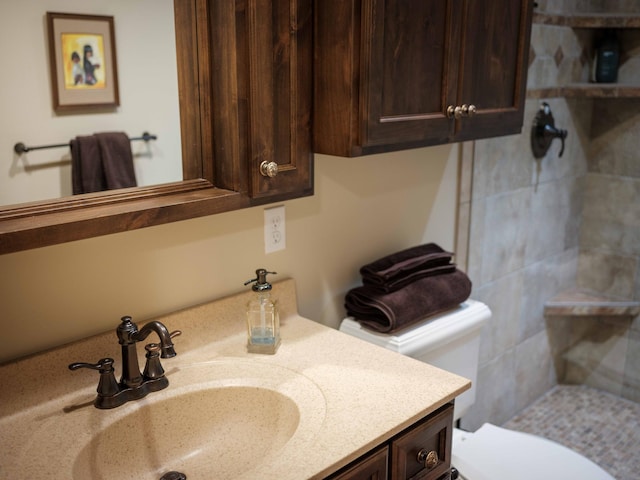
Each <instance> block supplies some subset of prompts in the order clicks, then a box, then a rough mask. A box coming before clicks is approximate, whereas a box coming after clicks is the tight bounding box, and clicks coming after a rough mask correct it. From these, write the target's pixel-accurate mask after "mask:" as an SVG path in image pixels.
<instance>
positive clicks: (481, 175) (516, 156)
mask: <svg viewBox="0 0 640 480" xmlns="http://www.w3.org/2000/svg"><path fill="white" fill-rule="evenodd" d="M529 104H531V105H532V106H534V107H535V108H534V109H533V110H532V111H533V113H532V114H531V116H533V115H535V112H536V109H537V105H535V104H534V103H531V102H528V103H527V105H529ZM526 118H527V114H526V113H525V119H526ZM525 123H526V120H525ZM529 128H530V127H529ZM523 131H529V130H528V129H527V128H526V126H525V127H523ZM529 142H530V140H529V138H528V137H527V136H525V135H511V136H507V137H497V138H490V139H485V140H478V141H476V145H475V161H474V171H473V198H475V199H477V198H485V197H487V196H490V195H496V194H498V193H503V192H509V191H512V190H517V189H519V188H523V187H528V186H529V185H530V184H531V174H532V171H533V167H534V164H533V161H529V160H528V159H527V158H526V157H524V158H523V155H522V152H527V151H530V147H529ZM532 158H533V157H532Z"/></svg>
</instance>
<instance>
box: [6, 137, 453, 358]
mask: <svg viewBox="0 0 640 480" xmlns="http://www.w3.org/2000/svg"><path fill="white" fill-rule="evenodd" d="M457 165H458V147H457V146H456V145H446V146H441V147H430V148H423V149H416V150H408V151H404V152H396V153H390V154H384V155H374V156H370V157H366V158H360V159H345V158H336V157H328V156H324V155H317V156H316V182H315V183H316V194H315V195H314V196H313V197H308V198H302V199H297V200H292V201H289V202H285V204H284V205H285V207H286V234H287V248H286V250H284V251H281V252H276V253H272V254H269V255H265V254H264V243H263V210H264V208H263V207H260V208H258V207H256V208H251V209H247V210H242V211H237V212H230V213H225V214H220V215H214V216H210V217H204V218H200V219H194V220H189V221H184V222H179V223H174V224H170V225H164V226H159V227H153V228H147V229H143V230H137V231H133V232H127V233H121V234H115V235H110V236H104V237H100V238H95V239H89V240H82V241H78V242H72V243H69V244H65V245H58V246H53V247H46V248H41V249H36V250H30V251H25V252H19V253H14V254H8V255H3V256H0V297H1V299H0V322H1V325H2V335H1V338H2V341H3V348H2V349H1V350H0V361H2V360H7V359H11V358H15V357H18V356H22V355H24V354H28V353H32V352H35V351H39V350H42V349H45V348H48V347H52V346H55V345H59V344H62V343H65V342H68V341H71V340H74V339H77V338H82V337H85V336H87V335H90V334H93V333H97V332H103V331H107V330H109V329H112V328H115V327H116V326H117V324H118V321H119V318H120V317H121V316H123V315H126V314H128V315H132V316H133V317H134V320H138V321H143V320H146V319H148V318H150V317H154V316H157V315H160V314H163V313H167V312H170V311H173V310H176V309H180V308H183V307H186V306H189V305H194V304H197V303H201V302H204V301H207V300H211V299H215V298H219V297H221V296H225V295H227V294H230V293H233V292H238V291H240V290H242V289H243V288H247V287H243V285H242V284H243V282H244V281H245V280H247V279H249V278H252V276H253V273H254V270H255V269H256V268H258V267H265V268H269V269H271V270H275V271H277V272H278V273H279V276H280V278H284V277H292V278H295V279H296V283H297V287H298V298H299V309H300V312H301V313H302V315H304V316H306V317H309V318H312V319H314V320H317V321H319V322H322V323H324V324H326V325H329V326H332V327H337V325H338V324H339V321H340V320H341V319H342V318H343V316H344V309H343V305H342V304H343V298H344V294H345V293H346V292H347V290H348V289H349V288H351V287H353V286H356V285H357V284H358V283H359V281H360V280H359V274H358V269H359V267H360V265H362V264H363V263H366V262H368V261H371V260H374V259H375V258H377V257H379V256H382V255H385V254H387V253H391V252H393V251H396V250H399V249H402V248H406V247H409V246H413V245H417V244H420V243H423V242H427V241H434V242H437V243H439V244H440V245H441V246H442V247H444V248H447V249H452V248H453V245H454V234H455V226H454V225H455V210H456V196H457ZM276 278H277V277H276ZM238 321H239V322H244V318H243V314H242V312H238ZM211 322H215V318H212V319H211ZM114 341H115V335H114ZM100 355H101V354H100V352H96V359H98V358H99V357H100ZM81 360H87V361H90V360H94V359H81Z"/></svg>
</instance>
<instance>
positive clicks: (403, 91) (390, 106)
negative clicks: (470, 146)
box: [313, 0, 533, 156]
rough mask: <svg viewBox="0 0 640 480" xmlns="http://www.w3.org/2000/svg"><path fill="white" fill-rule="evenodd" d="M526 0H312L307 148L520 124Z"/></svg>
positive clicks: (346, 149)
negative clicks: (311, 80)
mask: <svg viewBox="0 0 640 480" xmlns="http://www.w3.org/2000/svg"><path fill="white" fill-rule="evenodd" d="M532 11H533V1H532V0H492V1H490V2H473V1H469V0H437V1H436V0H433V1H429V2H425V1H423V0H349V1H345V0H323V1H322V2H315V45H314V49H315V52H314V68H315V72H314V75H315V85H314V126H313V129H314V150H315V151H316V152H320V153H327V154H333V155H340V156H357V155H363V154H369V153H376V152H383V151H391V150H398V149H402V148H411V147H417V146H423V145H434V144H441V143H449V142H458V141H463V140H471V139H477V138H484V137H491V136H497V135H506V134H514V133H519V132H520V131H521V127H522V117H523V111H524V100H525V87H526V73H527V58H528V50H529V37H530V32H531V18H532Z"/></svg>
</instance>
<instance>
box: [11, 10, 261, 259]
mask: <svg viewBox="0 0 640 480" xmlns="http://www.w3.org/2000/svg"><path fill="white" fill-rule="evenodd" d="M174 11H175V30H176V53H177V55H176V56H177V61H178V89H179V95H178V98H179V100H180V129H181V135H182V166H183V178H184V180H183V181H181V182H174V183H168V184H162V185H157V186H150V187H137V188H126V189H120V190H113V191H109V192H100V193H90V194H83V195H75V196H71V197H65V198H61V199H55V200H48V201H42V202H31V203H23V204H18V205H10V206H7V207H0V254H5V253H12V252H18V251H22V250H28V249H32V248H39V247H45V246H49V245H55V244H59V243H64V242H70V241H74V240H81V239H85V238H92V237H97V236H101V235H107V234H111V233H119V232H125V231H129V230H135V229H138V228H144V227H150V226H154V225H162V224H165V223H169V222H176V221H180V220H186V219H190V218H195V217H200V216H205V215H212V214H215V213H221V212H227V211H230V210H237V209H240V208H245V207H248V206H250V205H251V202H250V198H249V196H248V195H247V194H246V192H242V191H236V190H229V189H224V188H218V187H217V186H216V181H215V180H216V179H215V178H214V177H215V175H216V170H218V171H221V170H224V165H220V164H218V165H216V163H215V159H214V146H213V135H212V131H213V130H212V125H211V111H212V105H211V104H212V98H211V97H212V95H211V92H212V91H213V90H212V85H211V83H212V82H211V58H212V57H211V51H210V45H211V43H210V41H209V39H210V34H211V32H210V24H209V10H208V2H207V1H206V0H174ZM219 160H220V162H222V161H227V160H226V159H219ZM229 161H231V162H233V161H234V159H230V160H229ZM239 187H240V188H238V190H242V187H241V186H239Z"/></svg>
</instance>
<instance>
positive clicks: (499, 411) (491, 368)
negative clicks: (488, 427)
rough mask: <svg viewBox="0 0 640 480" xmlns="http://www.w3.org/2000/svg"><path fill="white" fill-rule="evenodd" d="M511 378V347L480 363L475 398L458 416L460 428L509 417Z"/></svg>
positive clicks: (512, 406)
mask: <svg viewBox="0 0 640 480" xmlns="http://www.w3.org/2000/svg"><path fill="white" fill-rule="evenodd" d="M515 378H516V362H515V351H514V349H511V350H507V351H506V352H505V353H504V354H502V355H501V356H499V357H498V358H496V359H494V360H492V361H491V362H489V363H487V364H486V365H484V366H481V367H480V369H479V371H478V389H477V390H476V401H475V403H474V405H473V406H472V407H471V409H470V410H469V412H468V413H467V414H466V415H465V416H464V417H463V418H462V419H461V422H460V423H461V426H462V428H463V429H465V430H469V431H475V430H477V429H478V428H479V427H481V426H482V424H483V423H485V422H491V423H494V424H496V425H501V424H502V423H504V422H506V421H507V420H508V419H509V418H511V417H512V416H513V415H514V414H515V413H516V382H515ZM481 387H483V388H481Z"/></svg>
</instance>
